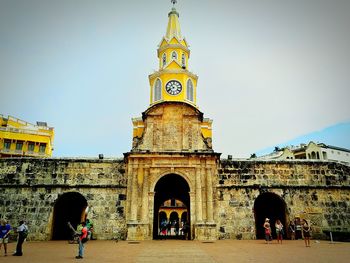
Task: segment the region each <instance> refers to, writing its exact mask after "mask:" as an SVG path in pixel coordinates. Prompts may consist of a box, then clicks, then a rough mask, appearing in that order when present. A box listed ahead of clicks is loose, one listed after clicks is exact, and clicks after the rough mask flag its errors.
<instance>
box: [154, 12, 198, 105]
mask: <svg viewBox="0 0 350 263" xmlns="http://www.w3.org/2000/svg"><path fill="white" fill-rule="evenodd" d="M168 18H169V20H168V26H167V31H166V34H165V36H164V37H163V38H162V40H161V41H160V44H159V46H158V50H157V55H158V60H159V70H158V71H156V72H155V73H153V74H151V75H149V83H150V88H151V91H150V95H151V96H150V105H151V106H152V105H154V104H157V103H161V102H164V101H181V102H185V103H188V104H190V105H193V106H195V107H196V95H197V93H196V88H197V79H198V77H197V75H195V74H193V73H191V72H190V71H189V70H188V60H189V58H190V50H189V49H188V44H187V41H186V39H185V38H184V37H183V36H182V35H181V30H180V23H179V13H178V12H177V11H176V9H175V8H174V7H173V8H172V9H171V11H170V12H169V14H168Z"/></svg>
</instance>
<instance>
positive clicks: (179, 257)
mask: <svg viewBox="0 0 350 263" xmlns="http://www.w3.org/2000/svg"><path fill="white" fill-rule="evenodd" d="M23 247H24V256H23V257H14V256H10V255H9V256H7V257H4V255H3V250H2V253H1V255H0V262H1V263H2V262H26V263H49V262H57V263H61V262H98V263H99V262H126V263H127V262H135V263H158V262H161V263H167V262H169V263H172V262H174V263H175V262H176V263H197V262H198V263H199V262H200V263H214V262H216V263H219V262H220V263H222V262H269V263H272V262H278V263H281V262H288V263H289V262H298V263H300V262H308V263H311V262H327V263H329V262H336V263H342V262H344V263H345V262H350V243H334V244H330V243H329V242H327V241H321V242H320V243H316V242H315V241H312V245H311V247H310V248H306V247H305V246H304V243H303V241H302V240H297V241H290V240H287V241H285V242H284V244H283V245H278V244H276V243H272V244H269V245H266V244H265V243H264V241H261V240H244V241H240V240H220V241H215V242H213V243H205V242H200V241H181V240H165V241H164V240H162V241H141V242H128V241H119V242H115V241H89V242H88V244H87V246H86V252H85V257H84V259H75V256H76V254H77V245H76V244H68V242H66V241H48V242H27V243H25V244H24V246H23ZM14 248H15V243H10V244H9V251H13V250H14Z"/></svg>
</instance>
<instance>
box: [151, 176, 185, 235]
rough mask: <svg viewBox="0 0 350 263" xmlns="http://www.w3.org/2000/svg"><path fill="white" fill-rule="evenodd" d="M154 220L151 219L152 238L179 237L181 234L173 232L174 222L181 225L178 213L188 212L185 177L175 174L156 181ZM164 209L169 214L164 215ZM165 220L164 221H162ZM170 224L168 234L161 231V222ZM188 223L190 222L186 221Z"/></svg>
mask: <svg viewBox="0 0 350 263" xmlns="http://www.w3.org/2000/svg"><path fill="white" fill-rule="evenodd" d="M154 192H155V194H154V216H153V218H154V221H153V238H154V239H158V238H169V237H171V238H176V237H178V238H181V235H179V234H178V235H176V233H175V234H174V231H173V230H174V228H175V224H176V223H177V224H179V225H180V226H181V222H180V220H179V219H180V218H179V214H180V213H181V214H182V212H184V211H185V212H187V214H189V213H190V194H189V192H190V187H189V185H188V183H187V182H186V180H185V179H183V178H182V177H181V176H179V175H176V174H168V175H165V176H163V177H162V178H160V179H159V181H158V182H157V184H156V186H155V189H154ZM164 211H166V212H168V214H169V216H166V217H164V213H165V212H164ZM164 220H165V221H164ZM186 220H187V218H186ZM164 223H166V224H170V227H171V230H172V231H171V232H170V234H169V233H167V235H163V234H162V233H161V228H162V224H163V226H164ZM187 223H189V224H190V222H187Z"/></svg>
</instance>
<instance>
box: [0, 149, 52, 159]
mask: <svg viewBox="0 0 350 263" xmlns="http://www.w3.org/2000/svg"><path fill="white" fill-rule="evenodd" d="M0 153H3V154H8V155H18V156H40V157H50V155H49V154H46V153H45V152H33V151H27V152H24V151H21V150H11V149H0Z"/></svg>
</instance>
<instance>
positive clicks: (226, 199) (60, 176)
mask: <svg viewBox="0 0 350 263" xmlns="http://www.w3.org/2000/svg"><path fill="white" fill-rule="evenodd" d="M218 165H219V167H218V169H217V173H216V174H213V186H214V193H215V194H214V196H213V201H214V215H215V218H214V221H215V222H216V224H217V233H218V238H220V239H224V238H225V239H227V238H230V239H254V238H256V233H255V227H260V223H256V221H257V220H258V219H257V218H258V214H257V213H261V212H259V211H258V208H257V207H256V206H257V202H258V201H257V200H258V199H259V198H260V197H264V196H265V195H267V194H273V195H272V197H273V198H275V199H276V198H277V199H278V200H279V201H276V200H275V201H273V200H272V199H271V200H272V201H273V202H272V203H271V206H274V205H276V204H285V207H284V208H283V209H285V214H286V220H288V222H289V219H292V218H294V216H297V215H298V216H301V217H303V218H306V219H309V220H311V222H312V224H313V230H314V234H315V235H316V236H317V237H320V238H322V237H323V238H325V237H326V236H325V235H324V232H323V231H324V230H331V231H339V232H348V233H349V232H350V167H348V166H345V165H341V164H337V163H331V162H321V161H319V162H316V161H314V162H310V161H250V160H244V161H236V160H221V162H220V164H218ZM126 186H127V176H126V174H125V164H124V160H123V159H113V160H112V159H102V160H100V159H78V158H76V159H30V158H9V159H0V188H1V191H0V217H3V218H6V219H8V221H9V222H10V223H11V224H18V222H19V220H21V219H23V218H25V219H26V220H27V222H28V224H29V226H30V236H29V239H30V240H50V239H52V237H53V234H52V233H53V221H54V217H55V215H54V213H55V204H56V202H57V201H58V200H59V199H60V197H62V196H63V195H64V194H65V193H77V194H79V195H81V196H83V197H84V198H85V200H86V201H87V204H88V206H89V208H90V211H89V217H90V218H92V220H93V222H94V225H95V237H96V238H98V239H115V238H118V239H125V238H126V219H125V211H126V207H125V206H126V199H127V196H126ZM270 197H271V196H270ZM270 197H269V198H270ZM269 198H267V199H262V200H263V201H266V202H270V201H271V200H270V199H269ZM279 209H280V208H279ZM264 216H265V215H264ZM260 217H261V215H260Z"/></svg>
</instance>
